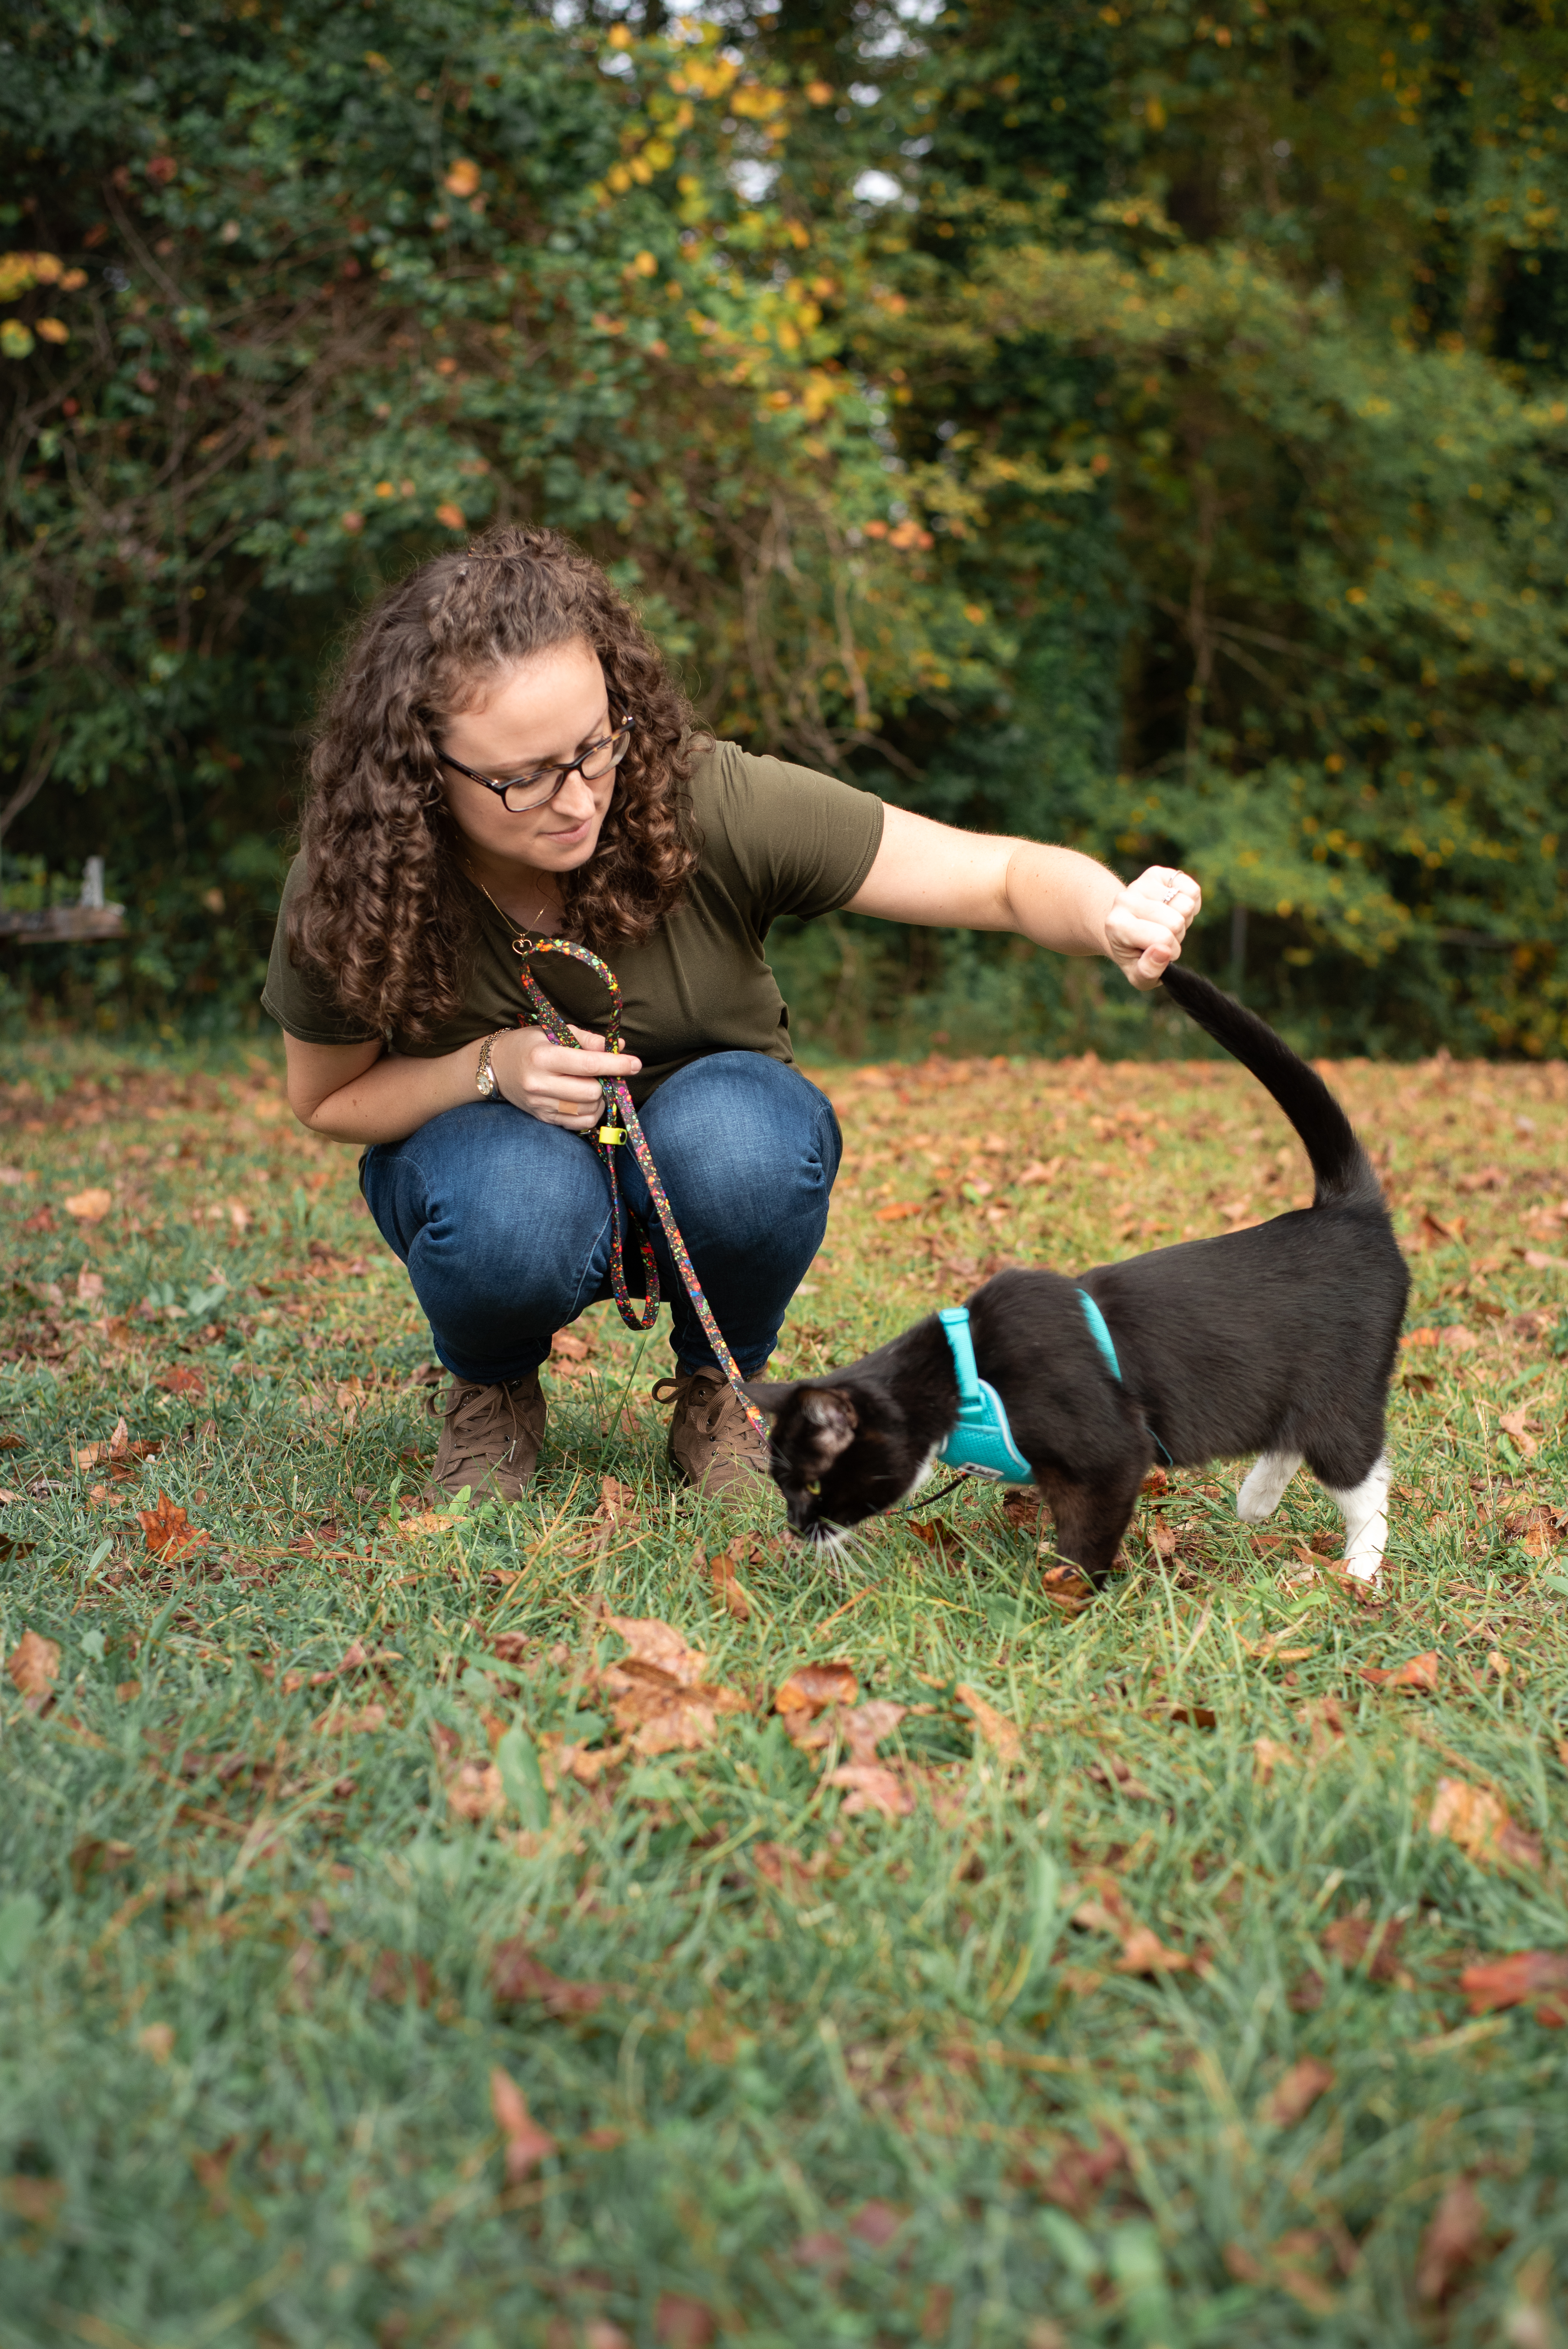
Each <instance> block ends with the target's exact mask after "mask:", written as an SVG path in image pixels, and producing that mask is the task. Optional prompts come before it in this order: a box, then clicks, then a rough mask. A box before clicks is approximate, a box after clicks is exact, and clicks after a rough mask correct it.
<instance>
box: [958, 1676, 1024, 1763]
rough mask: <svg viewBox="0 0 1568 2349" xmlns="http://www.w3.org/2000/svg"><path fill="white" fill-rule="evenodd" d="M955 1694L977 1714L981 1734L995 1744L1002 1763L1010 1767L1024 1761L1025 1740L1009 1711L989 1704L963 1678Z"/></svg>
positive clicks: (988, 1741) (978, 1731)
mask: <svg viewBox="0 0 1568 2349" xmlns="http://www.w3.org/2000/svg"><path fill="white" fill-rule="evenodd" d="M954 1695H955V1696H956V1697H957V1699H958V1702H959V1703H960V1704H961V1705H963V1706H964V1707H965V1710H966V1711H967V1712H969V1713H972V1714H973V1715H974V1717H975V1731H976V1733H977V1734H978V1735H979V1737H980V1738H981V1739H983V1740H984V1742H985V1744H987V1745H989V1746H990V1747H991V1749H992V1751H993V1752H994V1753H995V1755H996V1758H997V1760H998V1761H999V1762H1001V1763H1003V1764H1006V1767H1008V1768H1009V1769H1010V1768H1011V1767H1012V1765H1013V1764H1014V1763H1015V1762H1021V1761H1022V1760H1023V1758H1024V1740H1023V1738H1022V1736H1021V1734H1020V1733H1019V1731H1018V1727H1017V1724H1016V1722H1011V1721H1009V1720H1008V1718H1007V1716H1006V1713H998V1712H997V1711H996V1710H995V1706H994V1705H990V1704H987V1703H986V1702H985V1698H984V1697H983V1696H981V1695H980V1694H979V1692H977V1691H976V1690H975V1689H972V1688H966V1687H965V1684H964V1682H962V1681H960V1682H959V1683H958V1685H957V1687H956V1688H955V1689H954Z"/></svg>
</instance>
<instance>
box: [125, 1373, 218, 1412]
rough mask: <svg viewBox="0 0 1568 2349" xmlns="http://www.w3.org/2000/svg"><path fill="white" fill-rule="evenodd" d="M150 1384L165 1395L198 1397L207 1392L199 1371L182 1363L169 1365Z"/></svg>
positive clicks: (204, 1381)
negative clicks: (160, 1389) (161, 1390)
mask: <svg viewBox="0 0 1568 2349" xmlns="http://www.w3.org/2000/svg"><path fill="white" fill-rule="evenodd" d="M152 1383H153V1385H154V1386H155V1387H161V1388H162V1389H163V1392H164V1393H165V1394H174V1395H182V1394H186V1395H200V1394H205V1393H206V1392H207V1381H206V1380H205V1379H204V1378H203V1377H202V1375H201V1371H193V1370H191V1369H190V1368H189V1367H188V1366H187V1365H186V1364H185V1363H184V1362H174V1363H171V1364H170V1368H169V1369H168V1370H166V1371H160V1372H159V1374H158V1376H157V1378H155V1379H154V1380H153V1381H152ZM121 1424H122V1425H123V1424H124V1423H123V1421H122V1422H121Z"/></svg>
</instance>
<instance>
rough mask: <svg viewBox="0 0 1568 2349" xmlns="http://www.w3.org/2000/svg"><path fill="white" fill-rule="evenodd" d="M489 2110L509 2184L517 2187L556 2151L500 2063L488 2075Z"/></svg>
mask: <svg viewBox="0 0 1568 2349" xmlns="http://www.w3.org/2000/svg"><path fill="white" fill-rule="evenodd" d="M490 2110H491V2112H492V2113H493V2114H494V2115H495V2117H496V2124H497V2127H499V2128H500V2133H501V2135H502V2137H505V2139H506V2174H507V2178H508V2180H509V2182H510V2183H511V2185H513V2186H518V2185H521V2182H522V2180H523V2179H524V2178H526V2177H527V2176H528V2173H529V2171H530V2170H531V2169H536V2168H538V2167H539V2164H540V2163H541V2162H542V2161H546V2160H548V2159H549V2158H550V2156H551V2155H552V2153H553V2152H554V2151H555V2139H554V2138H553V2137H552V2136H551V2134H550V2131H549V2130H548V2129H543V2128H541V2127H540V2126H539V2123H538V2122H537V2121H536V2120H535V2119H534V2117H533V2116H532V2114H531V2112H530V2111H529V2109H528V2104H527V2100H526V2098H525V2097H524V2095H523V2093H522V2090H521V2088H520V2087H519V2086H518V2085H517V2082H516V2081H515V2080H514V2079H513V2078H512V2077H511V2074H510V2073H509V2072H503V2071H502V2070H501V2067H500V2064H496V2065H495V2067H494V2068H493V2070H492V2071H491V2073H490Z"/></svg>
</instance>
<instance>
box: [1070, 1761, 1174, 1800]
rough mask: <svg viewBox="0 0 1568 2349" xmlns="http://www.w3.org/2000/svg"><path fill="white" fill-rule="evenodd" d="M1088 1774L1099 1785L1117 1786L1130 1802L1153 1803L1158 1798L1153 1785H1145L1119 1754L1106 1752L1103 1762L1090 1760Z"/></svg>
mask: <svg viewBox="0 0 1568 2349" xmlns="http://www.w3.org/2000/svg"><path fill="white" fill-rule="evenodd" d="M1088 1775H1089V1776H1090V1777H1091V1778H1092V1779H1094V1780H1095V1782H1096V1783H1097V1785H1101V1786H1114V1787H1116V1788H1118V1789H1119V1791H1120V1792H1121V1793H1122V1794H1124V1795H1126V1796H1127V1797H1128V1799H1129V1801H1130V1802H1134V1803H1153V1802H1158V1800H1159V1796H1158V1795H1156V1794H1155V1792H1154V1789H1153V1787H1152V1786H1146V1785H1144V1783H1143V1781H1142V1779H1141V1778H1140V1777H1139V1776H1137V1775H1136V1774H1135V1773H1134V1771H1133V1768H1132V1765H1131V1764H1130V1763H1129V1762H1124V1761H1123V1760H1122V1758H1121V1756H1120V1754H1107V1755H1106V1757H1105V1760H1104V1761H1103V1762H1091V1763H1090V1764H1089V1765H1088Z"/></svg>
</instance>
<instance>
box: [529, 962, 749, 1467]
mask: <svg viewBox="0 0 1568 2349" xmlns="http://www.w3.org/2000/svg"><path fill="white" fill-rule="evenodd" d="M511 946H512V952H513V953H514V954H516V955H521V957H522V964H523V971H522V990H523V993H524V994H525V995H526V996H527V998H528V999H529V1002H530V1003H531V1005H532V1007H533V1009H534V1011H535V1013H536V1014H537V1016H538V1019H539V1024H540V1026H541V1027H542V1029H543V1030H544V1032H545V1034H546V1035H547V1036H548V1037H549V1038H550V1040H551V1042H552V1044H565V1045H568V1046H570V1047H571V1048H572V1049H573V1050H575V1051H581V1050H583V1047H582V1045H581V1044H580V1043H579V1042H578V1040H577V1039H576V1037H575V1036H574V1035H573V1033H572V1030H571V1029H570V1028H569V1027H568V1025H567V1023H566V1021H565V1020H564V1019H562V1016H561V1013H560V1012H559V1011H558V1010H557V1009H556V1008H555V1006H554V1004H553V1003H552V1001H551V1000H550V998H549V996H548V995H546V994H545V992H544V989H543V988H542V987H541V986H540V984H539V981H538V980H537V979H536V978H534V976H533V973H532V971H531V970H530V969H529V968H528V965H529V962H530V960H531V957H533V956H534V955H546V954H559V955H570V957H572V960H573V962H580V963H582V964H583V965H584V966H585V967H586V968H588V969H589V970H592V971H594V972H596V973H597V974H598V976H599V978H602V979H603V982H604V985H605V986H606V988H608V989H609V992H610V1024H609V1030H608V1032H607V1034H606V1036H605V1039H604V1041H605V1046H606V1048H607V1050H610V1051H612V1052H624V1050H625V1049H626V1048H625V1044H624V1041H623V1040H622V1036H621V982H620V980H619V979H618V978H616V976H615V974H614V971H613V970H612V969H611V968H610V966H609V965H608V963H605V962H601V961H600V959H599V957H598V956H597V955H596V954H591V953H590V952H589V950H588V948H587V947H580V946H574V945H573V942H572V940H571V939H570V938H542V939H537V940H536V939H531V938H526V937H521V938H519V937H514V938H513V940H512V942H511ZM602 1091H603V1095H604V1123H603V1124H602V1125H601V1126H599V1127H598V1129H597V1130H596V1131H595V1132H594V1133H589V1134H584V1136H583V1140H584V1141H585V1142H587V1143H591V1144H592V1145H593V1148H594V1149H595V1150H596V1151H597V1152H598V1154H599V1156H600V1158H601V1160H602V1161H603V1167H604V1172H605V1174H607V1175H608V1176H609V1178H610V1220H611V1228H612V1231H613V1234H614V1237H613V1239H612V1242H611V1256H610V1287H611V1289H612V1291H613V1293H614V1299H615V1304H616V1307H617V1309H619V1312H620V1316H621V1319H622V1320H623V1321H624V1323H625V1325H626V1327H627V1329H628V1330H651V1329H652V1328H653V1326H654V1322H655V1318H656V1316H657V1314H658V1309H659V1271H658V1267H657V1265H656V1264H655V1261H654V1250H653V1243H652V1242H651V1241H650V1239H649V1238H648V1235H647V1231H646V1229H645V1226H644V1225H643V1223H642V1221H641V1220H640V1218H639V1217H638V1216H637V1215H636V1213H635V1211H634V1208H633V1207H632V1206H630V1204H628V1205H627V1206H626V1208H625V1214H626V1216H627V1217H628V1219H629V1220H630V1221H631V1222H632V1223H633V1224H634V1226H636V1233H637V1245H638V1247H639V1248H640V1249H641V1251H642V1257H643V1271H644V1276H645V1288H646V1298H645V1309H644V1311H643V1312H642V1313H641V1314H639V1313H638V1311H637V1309H636V1307H635V1305H634V1303H633V1301H632V1295H631V1291H630V1290H629V1289H628V1288H627V1286H626V1263H625V1252H624V1245H623V1241H622V1236H621V1215H622V1202H621V1185H620V1181H619V1178H618V1176H617V1174H616V1171H615V1152H616V1150H617V1149H618V1147H619V1146H620V1145H621V1143H626V1142H629V1143H631V1146H632V1154H633V1156H634V1158H635V1159H636V1162H637V1164H638V1165H639V1166H640V1167H641V1168H642V1170H643V1180H644V1181H645V1183H646V1185H647V1186H648V1196H649V1198H650V1199H652V1201H653V1203H654V1206H655V1209H656V1210H657V1213H658V1218H659V1221H660V1223H661V1224H662V1225H663V1226H664V1230H665V1239H666V1240H668V1242H669V1244H670V1254H671V1256H672V1257H674V1258H675V1263H676V1271H677V1272H678V1273H679V1274H680V1277H681V1279H682V1281H683V1282H684V1284H685V1287H686V1295H687V1296H688V1297H689V1298H690V1299H691V1301H692V1308H693V1310H694V1311H695V1313H696V1318H697V1319H698V1320H699V1321H700V1322H701V1324H702V1327H703V1333H704V1335H705V1336H706V1338H707V1342H708V1344H709V1345H710V1346H711V1347H712V1348H713V1350H714V1354H715V1356H716V1357H717V1361H718V1366H719V1368H720V1370H721V1371H723V1372H724V1375H725V1377H726V1378H727V1380H728V1381H729V1383H730V1386H731V1387H732V1388H733V1390H734V1392H735V1398H736V1401H737V1402H738V1403H739V1405H740V1407H741V1409H742V1410H743V1411H744V1412H745V1413H746V1416H747V1418H748V1420H749V1421H750V1422H751V1424H752V1426H753V1427H754V1428H755V1429H756V1431H757V1433H758V1435H759V1436H760V1437H761V1438H762V1440H763V1442H764V1443H765V1444H766V1442H767V1441H768V1423H767V1422H766V1421H765V1420H764V1418H763V1416H762V1413H760V1412H759V1411H758V1408H757V1405H756V1404H755V1403H754V1402H752V1400H751V1398H750V1396H749V1395H748V1393H747V1392H746V1389H745V1387H744V1386H743V1385H742V1383H741V1377H740V1371H739V1369H738V1365H737V1363H736V1360H735V1357H734V1355H733V1354H732V1353H731V1352H730V1350H729V1348H728V1347H727V1345H726V1344H725V1342H724V1338H723V1334H722V1333H721V1331H720V1330H719V1326H718V1324H717V1321H716V1320H715V1319H714V1318H713V1314H712V1312H711V1310H710V1309H709V1307H708V1301H707V1298H706V1297H705V1296H704V1295H703V1293H702V1284H701V1283H700V1281H699V1280H698V1279H697V1277H696V1267H695V1266H694V1265H693V1263H692V1260H691V1257H690V1254H689V1252H688V1250H687V1248H686V1242H685V1240H683V1239H682V1237H681V1235H680V1226H679V1225H678V1224H677V1223H676V1219H675V1216H674V1215H673V1213H672V1212H671V1208H670V1203H669V1200H668V1198H667V1197H666V1196H665V1186H664V1185H663V1184H662V1183H661V1182H660V1180H659V1170H658V1168H657V1167H656V1166H655V1164H654V1154H653V1152H652V1151H651V1150H650V1149H649V1148H648V1143H647V1137H646V1135H645V1133H644V1132H643V1128H642V1123H641V1121H640V1119H639V1118H638V1116H637V1112H636V1111H635V1109H634V1107H633V1105H632V1095H631V1092H630V1089H629V1087H628V1086H627V1085H626V1083H625V1081H624V1079H622V1078H611V1079H606V1080H604V1081H603V1084H602ZM613 1112H619V1116H618V1118H617V1117H616V1116H615V1115H614V1113H613Z"/></svg>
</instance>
